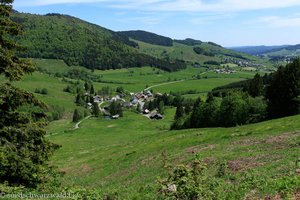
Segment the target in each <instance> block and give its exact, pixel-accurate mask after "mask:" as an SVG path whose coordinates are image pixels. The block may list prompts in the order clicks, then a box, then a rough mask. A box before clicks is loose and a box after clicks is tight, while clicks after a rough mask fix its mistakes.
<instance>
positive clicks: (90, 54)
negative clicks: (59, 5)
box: [12, 12, 185, 71]
mask: <svg viewBox="0 0 300 200" xmlns="http://www.w3.org/2000/svg"><path fill="white" fill-rule="evenodd" d="M12 19H13V21H15V22H17V23H20V24H21V26H22V28H23V30H24V32H25V34H24V35H22V36H19V37H18V38H17V39H18V42H19V43H20V44H21V45H22V46H26V47H27V50H26V52H25V53H21V56H23V57H33V58H48V59H63V60H64V61H65V62H66V63H67V64H68V65H81V66H85V67H87V68H91V69H116V68H123V67H140V66H145V65H150V66H154V67H158V68H162V69H164V70H167V71H176V70H178V69H182V68H185V64H184V63H183V62H178V61H172V62H170V61H163V60H160V59H156V58H153V57H151V56H149V55H144V54H141V53H138V52H137V50H136V49H134V48H133V47H132V46H136V44H135V43H134V42H131V41H129V39H128V38H127V37H126V36H122V35H120V34H118V33H115V32H113V31H110V30H107V29H105V28H103V27H100V26H97V25H94V24H91V23H88V22H85V21H82V20H80V19H77V18H74V17H70V16H67V15H60V14H47V15H44V16H42V15H32V14H23V13H17V12H15V13H14V14H13V15H12Z"/></svg>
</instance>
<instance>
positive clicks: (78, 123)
mask: <svg viewBox="0 0 300 200" xmlns="http://www.w3.org/2000/svg"><path fill="white" fill-rule="evenodd" d="M90 117H91V115H90V116H87V117H86V118H84V119H82V120H81V121H79V122H77V123H76V124H75V126H74V129H73V130H76V129H79V125H80V124H81V123H82V122H83V121H85V120H87V119H89V118H90Z"/></svg>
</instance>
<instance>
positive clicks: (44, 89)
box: [34, 88, 48, 95]
mask: <svg viewBox="0 0 300 200" xmlns="http://www.w3.org/2000/svg"><path fill="white" fill-rule="evenodd" d="M34 93H37V94H44V95H46V94H48V89H47V88H42V89H40V88H36V89H35V90H34Z"/></svg>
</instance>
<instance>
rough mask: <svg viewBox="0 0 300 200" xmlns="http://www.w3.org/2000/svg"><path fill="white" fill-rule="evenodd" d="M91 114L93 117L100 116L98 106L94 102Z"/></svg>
mask: <svg viewBox="0 0 300 200" xmlns="http://www.w3.org/2000/svg"><path fill="white" fill-rule="evenodd" d="M92 114H93V115H94V116H95V117H99V116H100V109H99V105H98V103H96V102H94V103H93V111H92Z"/></svg>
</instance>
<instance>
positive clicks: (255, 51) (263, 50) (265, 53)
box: [230, 44, 300, 65]
mask: <svg viewBox="0 0 300 200" xmlns="http://www.w3.org/2000/svg"><path fill="white" fill-rule="evenodd" d="M230 49H232V50H235V51H239V52H244V53H248V54H251V55H255V56H258V57H263V58H266V59H269V61H271V62H273V63H277V64H278V65H282V64H284V63H287V62H290V61H292V60H294V59H295V58H297V57H300V44H297V45H282V46H248V47H232V48H230Z"/></svg>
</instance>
